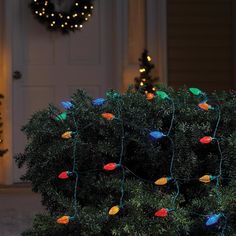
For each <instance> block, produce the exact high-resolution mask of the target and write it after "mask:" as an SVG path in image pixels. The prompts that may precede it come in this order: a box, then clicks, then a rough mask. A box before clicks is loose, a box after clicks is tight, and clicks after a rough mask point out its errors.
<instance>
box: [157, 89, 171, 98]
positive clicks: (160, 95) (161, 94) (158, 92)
mask: <svg viewBox="0 0 236 236" xmlns="http://www.w3.org/2000/svg"><path fill="white" fill-rule="evenodd" d="M156 95H157V96H158V97H160V98H161V99H167V98H169V96H168V95H167V93H165V92H163V91H157V92H156Z"/></svg>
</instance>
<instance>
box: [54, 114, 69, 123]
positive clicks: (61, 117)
mask: <svg viewBox="0 0 236 236" xmlns="http://www.w3.org/2000/svg"><path fill="white" fill-rule="evenodd" d="M66 117H67V114H66V112H63V113H61V114H59V115H58V116H57V117H56V118H55V119H56V120H57V121H60V120H66Z"/></svg>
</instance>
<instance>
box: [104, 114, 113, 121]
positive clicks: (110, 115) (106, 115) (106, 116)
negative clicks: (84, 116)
mask: <svg viewBox="0 0 236 236" xmlns="http://www.w3.org/2000/svg"><path fill="white" fill-rule="evenodd" d="M102 117H103V118H104V119H106V120H113V119H114V118H115V116H114V115H113V114H111V113H102Z"/></svg>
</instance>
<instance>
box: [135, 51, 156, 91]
mask: <svg viewBox="0 0 236 236" xmlns="http://www.w3.org/2000/svg"><path fill="white" fill-rule="evenodd" d="M151 61H152V59H151V57H150V56H149V55H148V50H146V49H145V50H144V52H143V53H142V56H141V58H139V72H140V75H139V77H136V78H135V89H136V90H137V91H139V92H141V93H143V94H148V93H154V92H155V91H156V86H155V83H156V82H157V81H158V78H156V77H155V78H153V77H152V76H151V71H152V70H153V69H154V64H152V63H151Z"/></svg>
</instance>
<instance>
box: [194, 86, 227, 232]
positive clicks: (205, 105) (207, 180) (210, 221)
mask: <svg viewBox="0 0 236 236" xmlns="http://www.w3.org/2000/svg"><path fill="white" fill-rule="evenodd" d="M189 90H190V92H192V93H193V94H194V95H197V96H199V95H204V101H202V102H200V103H199V105H198V106H199V107H200V108H201V109H202V110H204V111H208V110H214V111H217V122H216V126H215V129H214V132H213V135H212V136H205V137H203V138H201V139H200V142H201V143H202V144H209V143H211V142H212V141H215V142H216V144H217V149H218V153H219V159H220V160H219V170H218V175H216V176H212V175H204V176H202V177H201V178H199V181H201V182H203V183H210V182H211V181H212V180H216V185H215V190H216V191H215V192H216V195H217V202H218V204H219V205H221V194H220V191H219V182H220V179H221V178H222V162H223V155H222V151H221V147H220V142H219V137H216V133H217V130H218V127H219V124H220V120H221V109H220V106H219V105H218V104H216V105H214V106H211V105H209V104H208V103H207V102H208V98H207V94H206V93H203V92H202V91H201V90H199V89H196V88H190V89H189ZM220 218H224V219H225V226H224V227H223V230H222V235H223V234H224V230H225V227H226V224H227V218H226V216H225V215H224V214H223V213H222V212H221V213H215V214H212V215H210V216H208V218H207V221H206V225H207V226H210V225H213V224H216V223H217V222H218V221H219V219H220Z"/></svg>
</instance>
